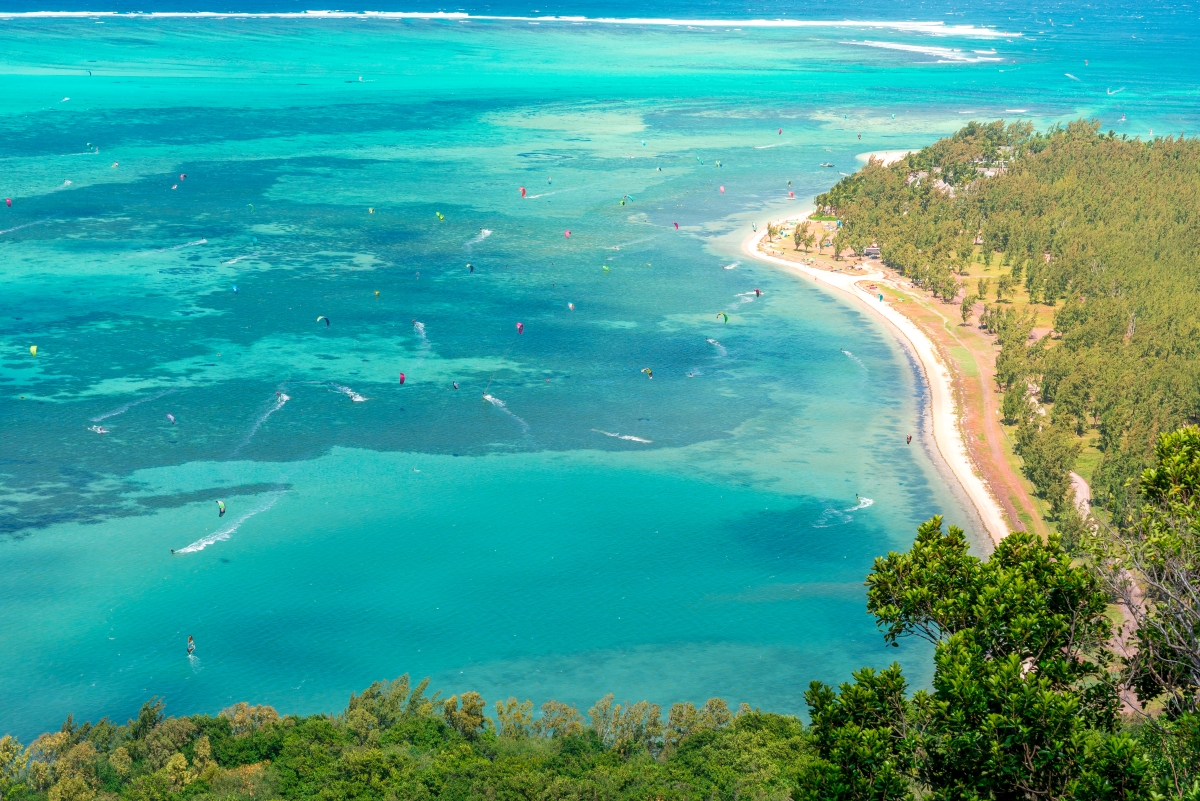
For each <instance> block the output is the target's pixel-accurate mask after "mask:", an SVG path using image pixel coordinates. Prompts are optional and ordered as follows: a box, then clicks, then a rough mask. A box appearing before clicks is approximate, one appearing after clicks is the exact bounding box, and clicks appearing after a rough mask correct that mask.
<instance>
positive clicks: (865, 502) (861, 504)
mask: <svg viewBox="0 0 1200 801" xmlns="http://www.w3.org/2000/svg"><path fill="white" fill-rule="evenodd" d="M874 505H875V501H873V500H871V499H870V498H859V499H858V505H857V506H851V507H850V508H849V509H847V510H846V511H847V512H857V511H858V510H859V509H866V508H867V507H868V506H874Z"/></svg>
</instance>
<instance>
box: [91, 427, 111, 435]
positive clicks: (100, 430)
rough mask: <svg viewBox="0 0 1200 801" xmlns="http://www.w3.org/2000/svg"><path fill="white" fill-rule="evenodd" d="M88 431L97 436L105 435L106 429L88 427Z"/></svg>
mask: <svg viewBox="0 0 1200 801" xmlns="http://www.w3.org/2000/svg"><path fill="white" fill-rule="evenodd" d="M88 431H95V432H96V433H97V434H107V433H108V429H107V428H105V427H104V426H89V427H88Z"/></svg>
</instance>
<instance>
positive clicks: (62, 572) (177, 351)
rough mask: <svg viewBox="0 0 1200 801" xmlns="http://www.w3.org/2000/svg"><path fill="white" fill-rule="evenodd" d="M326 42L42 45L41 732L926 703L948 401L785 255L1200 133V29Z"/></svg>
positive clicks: (27, 210) (167, 37) (21, 99)
mask: <svg viewBox="0 0 1200 801" xmlns="http://www.w3.org/2000/svg"><path fill="white" fill-rule="evenodd" d="M306 10H309V9H308V7H307V6H305V5H300V4H295V3H245V4H238V5H231V4H229V3H225V2H217V3H211V4H198V3H195V2H172V3H154V4H150V5H147V4H144V3H141V4H138V3H132V2H130V3H111V2H110V3H105V4H103V5H97V4H94V3H89V2H80V3H75V2H56V3H53V4H47V3H19V2H11V1H10V0H4V1H3V2H0V194H2V195H3V196H4V197H5V198H8V199H11V201H12V203H11V206H10V205H8V204H7V203H6V204H5V206H3V207H0V298H3V300H2V301H0V323H2V325H0V446H2V448H0V730H2V731H11V732H13V733H16V734H19V735H21V736H22V737H28V736H30V735H33V734H35V733H36V732H39V731H42V730H44V729H47V728H55V727H57V725H58V724H59V722H61V720H62V719H63V718H64V717H65V716H66V714H67V713H68V712H71V713H74V714H75V716H76V719H77V720H78V719H85V718H90V719H96V718H98V717H100V716H104V715H110V716H112V717H114V718H116V719H118V720H124V719H125V718H126V717H128V716H130V715H132V714H134V713H136V709H137V707H138V705H140V704H141V703H142V702H143V701H144V700H146V699H147V698H149V697H150V696H152V695H158V696H161V697H163V698H164V699H165V700H166V702H167V704H168V711H169V712H171V713H175V714H182V713H191V712H216V711H218V710H219V709H221V708H222V707H224V706H226V705H228V704H230V703H232V702H234V701H239V700H246V701H250V702H254V703H268V704H272V705H274V706H276V707H277V708H279V709H280V710H281V711H284V712H304V713H307V712H318V711H335V710H338V709H340V708H342V707H343V706H344V704H345V701H346V699H347V697H348V696H349V694H350V692H351V691H355V690H361V689H362V688H363V687H365V686H366V685H368V684H369V683H370V682H371V681H373V680H376V679H380V678H388V677H395V676H397V675H399V674H401V673H405V672H408V673H411V674H413V675H414V676H417V677H422V676H430V677H432V679H433V684H434V687H435V688H438V689H443V690H445V691H446V692H447V693H450V692H461V691H463V690H468V689H475V690H479V691H481V692H482V693H483V694H484V696H485V697H486V698H488V699H489V701H490V700H495V699H497V698H501V697H507V696H509V695H513V696H518V697H520V698H526V697H528V698H531V699H532V700H534V701H535V703H538V704H540V703H541V702H543V701H545V700H548V699H550V698H557V699H559V700H563V701H569V702H572V703H575V704H578V705H580V706H582V707H583V708H584V709H586V708H587V706H588V705H589V704H591V703H592V702H593V701H594V700H596V699H597V698H599V697H600V696H601V695H603V694H605V693H607V692H613V693H615V694H616V695H617V697H618V699H619V700H623V699H629V700H640V699H642V698H647V699H649V700H652V701H656V702H658V703H661V704H663V705H664V706H665V705H667V704H670V703H673V702H676V701H682V700H692V701H696V702H701V701H703V700H705V699H706V698H708V697H711V696H714V695H719V696H722V697H725V698H727V699H728V700H729V701H730V702H731V703H739V702H743V701H745V702H748V703H751V704H752V705H756V706H761V707H763V708H769V709H773V710H779V711H785V712H795V713H802V712H803V711H804V704H803V699H802V693H803V692H804V690H805V689H806V688H807V686H808V682H809V681H811V680H813V679H820V680H823V681H828V682H838V681H843V680H846V679H848V678H849V674H850V671H851V670H853V669H855V668H858V667H860V666H863V665H874V666H883V665H886V664H887V663H888V662H890V661H891V660H893V659H899V660H900V661H901V662H902V663H903V664H904V665H905V668H906V672H907V674H908V675H909V677H910V679H911V681H912V682H913V683H914V684H915V685H921V684H923V683H925V682H927V681H928V678H929V675H930V673H931V667H930V665H929V656H930V651H929V650H928V649H927V648H925V647H922V646H920V645H917V644H912V643H907V644H905V645H904V646H903V647H901V648H899V649H888V648H885V647H884V645H883V641H882V637H881V636H880V635H879V633H878V632H877V630H876V628H875V625H874V621H873V619H872V618H871V617H870V616H868V615H867V613H866V610H865V588H864V586H863V579H864V577H865V575H866V573H867V572H868V570H869V569H870V566H871V563H872V560H873V559H874V558H875V557H876V556H879V555H882V554H885V553H886V552H887V551H888V550H889V549H902V548H905V547H907V546H908V545H909V544H910V542H911V539H912V536H913V533H914V531H915V527H916V525H917V524H918V523H919V522H920V521H922V520H925V519H926V518H928V517H929V516H931V515H933V514H937V513H944V514H945V515H946V517H947V519H948V521H951V522H958V523H961V524H962V525H964V526H965V527H967V528H968V529H970V530H971V532H972V536H973V537H975V539H976V542H977V543H978V544H979V548H980V549H981V551H982V550H983V546H982V542H981V540H980V538H981V537H982V536H983V534H982V532H981V531H978V530H977V526H976V523H975V516H974V514H973V513H972V512H971V510H969V509H968V508H967V507H966V505H965V502H964V500H963V499H962V498H961V496H960V493H959V492H957V491H956V489H955V488H954V487H953V486H952V485H951V483H950V482H949V479H948V478H947V475H946V473H945V471H944V469H943V467H942V466H941V465H940V464H939V463H938V461H937V459H936V458H935V456H934V455H933V451H932V450H931V448H930V446H929V444H928V438H927V437H925V436H924V434H923V432H924V431H925V430H926V427H927V420H926V419H925V415H926V409H925V403H926V400H925V399H926V390H925V388H924V386H923V383H922V378H921V375H920V373H919V371H917V370H916V369H915V368H914V365H913V364H912V363H911V361H910V359H909V358H908V356H907V355H906V353H905V351H904V350H903V348H901V347H900V346H899V345H898V344H897V342H896V341H895V339H894V337H893V335H892V334H891V333H890V332H889V331H888V330H887V329H886V328H884V327H883V325H882V324H880V323H879V322H878V321H877V320H875V319H872V318H871V317H870V316H868V315H867V314H866V313H864V312H862V311H860V310H859V309H858V308H856V307H854V306H851V305H849V304H848V303H846V302H844V301H843V300H841V299H839V298H837V297H834V296H832V295H830V294H828V293H827V292H825V291H823V290H822V289H820V288H818V287H814V286H812V285H811V282H810V283H808V284H806V283H804V282H803V281H800V280H798V279H797V278H796V277H795V276H793V275H790V274H787V273H785V272H782V271H780V270H778V269H776V268H774V267H772V266H769V265H764V264H759V263H754V262H753V261H751V260H749V259H748V258H747V257H746V256H744V255H743V254H742V252H741V243H742V242H743V240H744V239H745V238H746V237H747V236H748V235H749V234H751V233H752V231H753V229H754V228H755V227H756V226H761V225H763V224H764V223H765V222H766V221H767V220H770V219H775V218H779V217H782V216H785V215H788V214H797V213H800V212H802V211H804V210H805V209H806V208H808V207H809V206H810V205H811V199H812V197H813V196H814V195H815V194H817V193H819V192H821V191H824V190H825V189H826V188H828V187H829V186H830V185H831V184H832V183H833V182H835V181H836V180H838V178H839V177H840V173H851V172H853V171H854V170H855V169H857V168H858V167H859V166H861V164H862V158H860V157H863V154H865V153H867V152H871V151H878V150H894V149H907V148H914V147H920V146H922V145H925V144H928V143H930V142H932V141H934V140H935V139H937V138H938V137H940V136H943V135H946V134H949V133H951V132H953V131H954V130H956V129H957V128H958V127H960V126H961V125H963V124H964V123H965V122H967V121H969V120H993V119H999V118H1004V119H1007V120H1013V119H1018V118H1020V119H1027V120H1030V121H1032V122H1034V123H1035V124H1036V125H1038V126H1039V127H1046V126H1049V125H1052V124H1054V123H1057V122H1065V121H1069V120H1073V119H1077V118H1079V117H1085V118H1095V119H1098V120H1099V121H1100V123H1101V124H1102V126H1103V127H1104V128H1105V129H1108V128H1113V129H1115V130H1117V131H1118V132H1122V133H1126V134H1128V135H1130V136H1141V137H1143V138H1146V137H1148V136H1150V135H1151V133H1150V132H1151V130H1153V131H1154V134H1153V135H1163V134H1166V133H1171V134H1173V135H1178V134H1179V133H1180V132H1187V133H1189V134H1190V133H1191V132H1193V131H1195V130H1196V128H1197V123H1198V114H1197V108H1200V104H1198V103H1197V101H1198V99H1200V98H1198V91H1197V83H1198V81H1200V71H1198V70H1197V69H1196V67H1195V60H1194V58H1193V57H1189V56H1187V54H1189V53H1194V52H1195V51H1196V49H1197V30H1198V27H1200V26H1198V22H1197V12H1196V9H1195V8H1194V6H1191V5H1180V4H1176V5H1172V6H1170V7H1167V6H1161V5H1160V6H1145V5H1135V4H1132V3H1127V4H1115V3H1113V4H1053V5H1038V6H1033V5H1029V4H1016V3H998V2H993V3H985V4H972V5H971V6H970V7H969V8H968V7H960V6H957V5H949V4H946V3H887V4H884V3H879V2H848V3H838V4H836V5H835V4H833V3H830V2H817V3H809V4H798V3H777V4H764V5H757V6H733V5H728V4H715V3H704V2H702V3H689V4H683V3H670V2H669V3H665V4H660V5H656V6H655V7H654V8H652V9H648V8H646V7H645V6H644V5H635V4H633V3H609V4H604V5H600V4H596V3H574V2H560V3H555V4H539V5H533V6H531V5H528V4H520V5H519V4H516V3H495V4H479V5H466V6H462V7H458V6H454V7H449V6H446V7H433V6H416V5H411V4H382V3H381V4H373V5H371V6H370V7H369V8H367V7H364V8H357V7H349V8H343V10H348V11H362V10H371V11H417V12H432V11H443V12H454V13H457V12H465V13H467V14H469V15H474V16H469V17H467V18H459V17H451V18H440V19H420V18H413V17H395V16H393V17H387V16H380V15H361V14H344V15H328V14H327V15H318V14H308V15H303V16H278V14H291V13H293V12H303V11H306ZM47 11H62V12H70V11H95V12H99V11H128V12H133V11H136V12H160V13H161V12H204V11H219V12H229V11H238V12H254V13H255V14H258V15H257V16H253V15H252V16H245V15H240V16H217V17H213V16H201V17H197V16H187V15H182V16H161V15H160V16H155V15H154V14H152V13H141V14H136V15H134V14H124V15H111V14H106V15H101V14H90V15H89V14H78V15H45V14H38V13H36V12H47ZM26 12H34V13H26ZM549 14H570V15H581V16H584V17H589V18H596V17H609V18H617V19H618V21H614V22H596V21H588V20H551V19H546V18H544V17H545V16H546V15H549ZM272 15H276V16H272ZM481 15H482V16H484V17H488V18H486V19H484V18H479V17H480V16H481ZM631 17H645V18H652V19H650V20H648V21H643V22H639V23H629V22H621V21H619V20H621V19H628V18H631ZM672 19H674V20H676V22H674V23H670V20H672ZM763 19H765V20H783V22H774V23H771V24H763V23H755V22H752V21H753V20H763ZM678 20H693V22H691V23H689V22H686V21H685V22H678ZM695 20H709V21H708V22H695ZM839 20H842V22H837V23H836V24H833V22H832V21H839ZM794 21H799V22H801V23H805V24H795V22H794ZM814 23H825V24H814ZM822 163H832V164H834V167H832V168H823V167H821V166H820V165H821V164H822ZM522 190H523V192H522ZM789 192H792V193H794V195H795V198H794V199H792V198H789V195H788V193H789ZM676 226H678V227H676ZM567 232H570V233H569V236H568V233H567ZM756 289H757V290H759V291H760V292H761V295H756V293H755V290H756ZM721 312H725V313H727V314H728V322H727V323H726V322H723V320H722V319H720V318H719V317H718V314H719V313H721ZM518 323H520V324H521V331H520V332H519V331H518V328H517V324H518ZM34 346H36V348H37V352H36V355H35V354H34V353H33V352H31V348H32V347H34ZM644 369H648V370H650V371H652V373H653V378H648V376H647V373H646V372H643V370H644ZM401 373H403V374H404V376H405V379H404V383H403V384H401V382H400V374H401ZM909 433H915V434H916V435H917V436H916V437H915V438H914V440H913V444H912V445H911V446H909V445H906V444H905V437H906V435H907V434H909ZM923 443H924V444H923ZM218 500H219V501H221V502H222V503H223V504H224V505H225V508H226V512H225V514H224V516H220V517H219V516H218V506H217V501H218ZM172 549H174V553H172ZM189 635H191V636H194V637H195V640H196V643H197V649H196V652H195V654H194V655H192V656H191V657H189V656H188V654H187V653H186V651H185V647H184V646H185V643H186V640H187V637H188V636H189Z"/></svg>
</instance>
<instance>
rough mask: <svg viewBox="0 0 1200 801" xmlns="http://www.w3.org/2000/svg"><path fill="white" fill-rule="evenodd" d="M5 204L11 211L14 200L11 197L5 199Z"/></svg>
mask: <svg viewBox="0 0 1200 801" xmlns="http://www.w3.org/2000/svg"><path fill="white" fill-rule="evenodd" d="M4 202H5V203H7V204H8V207H9V208H10V209H11V208H12V198H11V197H6V198H4Z"/></svg>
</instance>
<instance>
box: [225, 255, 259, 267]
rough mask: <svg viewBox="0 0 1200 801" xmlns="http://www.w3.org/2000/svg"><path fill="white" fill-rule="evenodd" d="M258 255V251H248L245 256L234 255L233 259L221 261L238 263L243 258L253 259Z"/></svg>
mask: <svg viewBox="0 0 1200 801" xmlns="http://www.w3.org/2000/svg"><path fill="white" fill-rule="evenodd" d="M257 255H258V254H257V253H247V254H246V255H244V256H234V257H233V258H232V259H230V260H229V261H223V262H221V264H237V263H238V262H239V261H241V260H242V259H252V258H254V257H255V256H257Z"/></svg>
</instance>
